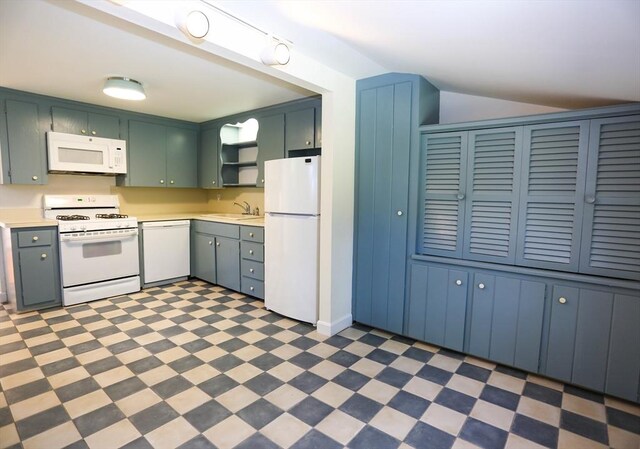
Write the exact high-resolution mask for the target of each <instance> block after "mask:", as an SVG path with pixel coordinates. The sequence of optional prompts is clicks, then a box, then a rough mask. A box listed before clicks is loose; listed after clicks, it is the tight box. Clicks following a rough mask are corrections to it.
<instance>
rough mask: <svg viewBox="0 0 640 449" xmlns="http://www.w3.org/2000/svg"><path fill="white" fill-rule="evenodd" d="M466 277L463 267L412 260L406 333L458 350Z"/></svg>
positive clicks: (462, 325)
mask: <svg viewBox="0 0 640 449" xmlns="http://www.w3.org/2000/svg"><path fill="white" fill-rule="evenodd" d="M468 278H469V274H468V273H467V272H466V271H462V270H452V269H448V268H445V267H439V266H430V265H423V264H413V265H412V266H411V281H410V292H409V310H408V314H407V320H406V322H407V325H406V334H407V335H408V336H409V337H413V338H417V339H418V340H424V341H427V342H429V343H433V344H437V345H439V346H444V347H447V348H450V349H454V350H457V351H462V348H463V343H464V323H465V315H466V307H467V282H468Z"/></svg>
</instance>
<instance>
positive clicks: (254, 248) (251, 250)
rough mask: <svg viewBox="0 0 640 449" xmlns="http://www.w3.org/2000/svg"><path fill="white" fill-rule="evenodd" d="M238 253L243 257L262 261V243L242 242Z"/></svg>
mask: <svg viewBox="0 0 640 449" xmlns="http://www.w3.org/2000/svg"><path fill="white" fill-rule="evenodd" d="M240 253H241V254H242V258H243V259H249V260H256V261H258V262H264V245H262V244H261V243H251V242H242V244H241V245H240Z"/></svg>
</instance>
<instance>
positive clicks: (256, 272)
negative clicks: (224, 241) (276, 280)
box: [242, 259, 264, 281]
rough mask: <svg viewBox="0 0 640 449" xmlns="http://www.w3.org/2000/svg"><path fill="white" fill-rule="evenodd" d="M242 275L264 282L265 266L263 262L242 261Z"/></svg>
mask: <svg viewBox="0 0 640 449" xmlns="http://www.w3.org/2000/svg"><path fill="white" fill-rule="evenodd" d="M242 275H243V276H247V277H250V278H253V279H259V280H261V281H264V264H263V263H262V262H256V261H253V260H247V259H242Z"/></svg>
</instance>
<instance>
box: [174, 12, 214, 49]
mask: <svg viewBox="0 0 640 449" xmlns="http://www.w3.org/2000/svg"><path fill="white" fill-rule="evenodd" d="M175 21H176V26H177V27H178V29H179V30H180V31H182V32H183V33H184V35H185V36H187V37H188V38H189V39H191V40H192V41H194V42H202V41H203V40H204V38H205V37H206V36H207V34H208V33H209V18H208V17H207V15H206V14H205V13H204V12H202V11H199V10H197V9H196V10H192V11H188V10H184V9H181V10H179V11H177V12H176V16H175Z"/></svg>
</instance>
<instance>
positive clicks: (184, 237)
mask: <svg viewBox="0 0 640 449" xmlns="http://www.w3.org/2000/svg"><path fill="white" fill-rule="evenodd" d="M142 250H143V260H144V265H143V266H144V274H143V284H144V285H148V284H152V283H158V282H161V281H169V280H172V279H176V278H183V277H186V276H189V274H190V271H191V269H190V258H189V220H175V221H150V222H144V223H142Z"/></svg>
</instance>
